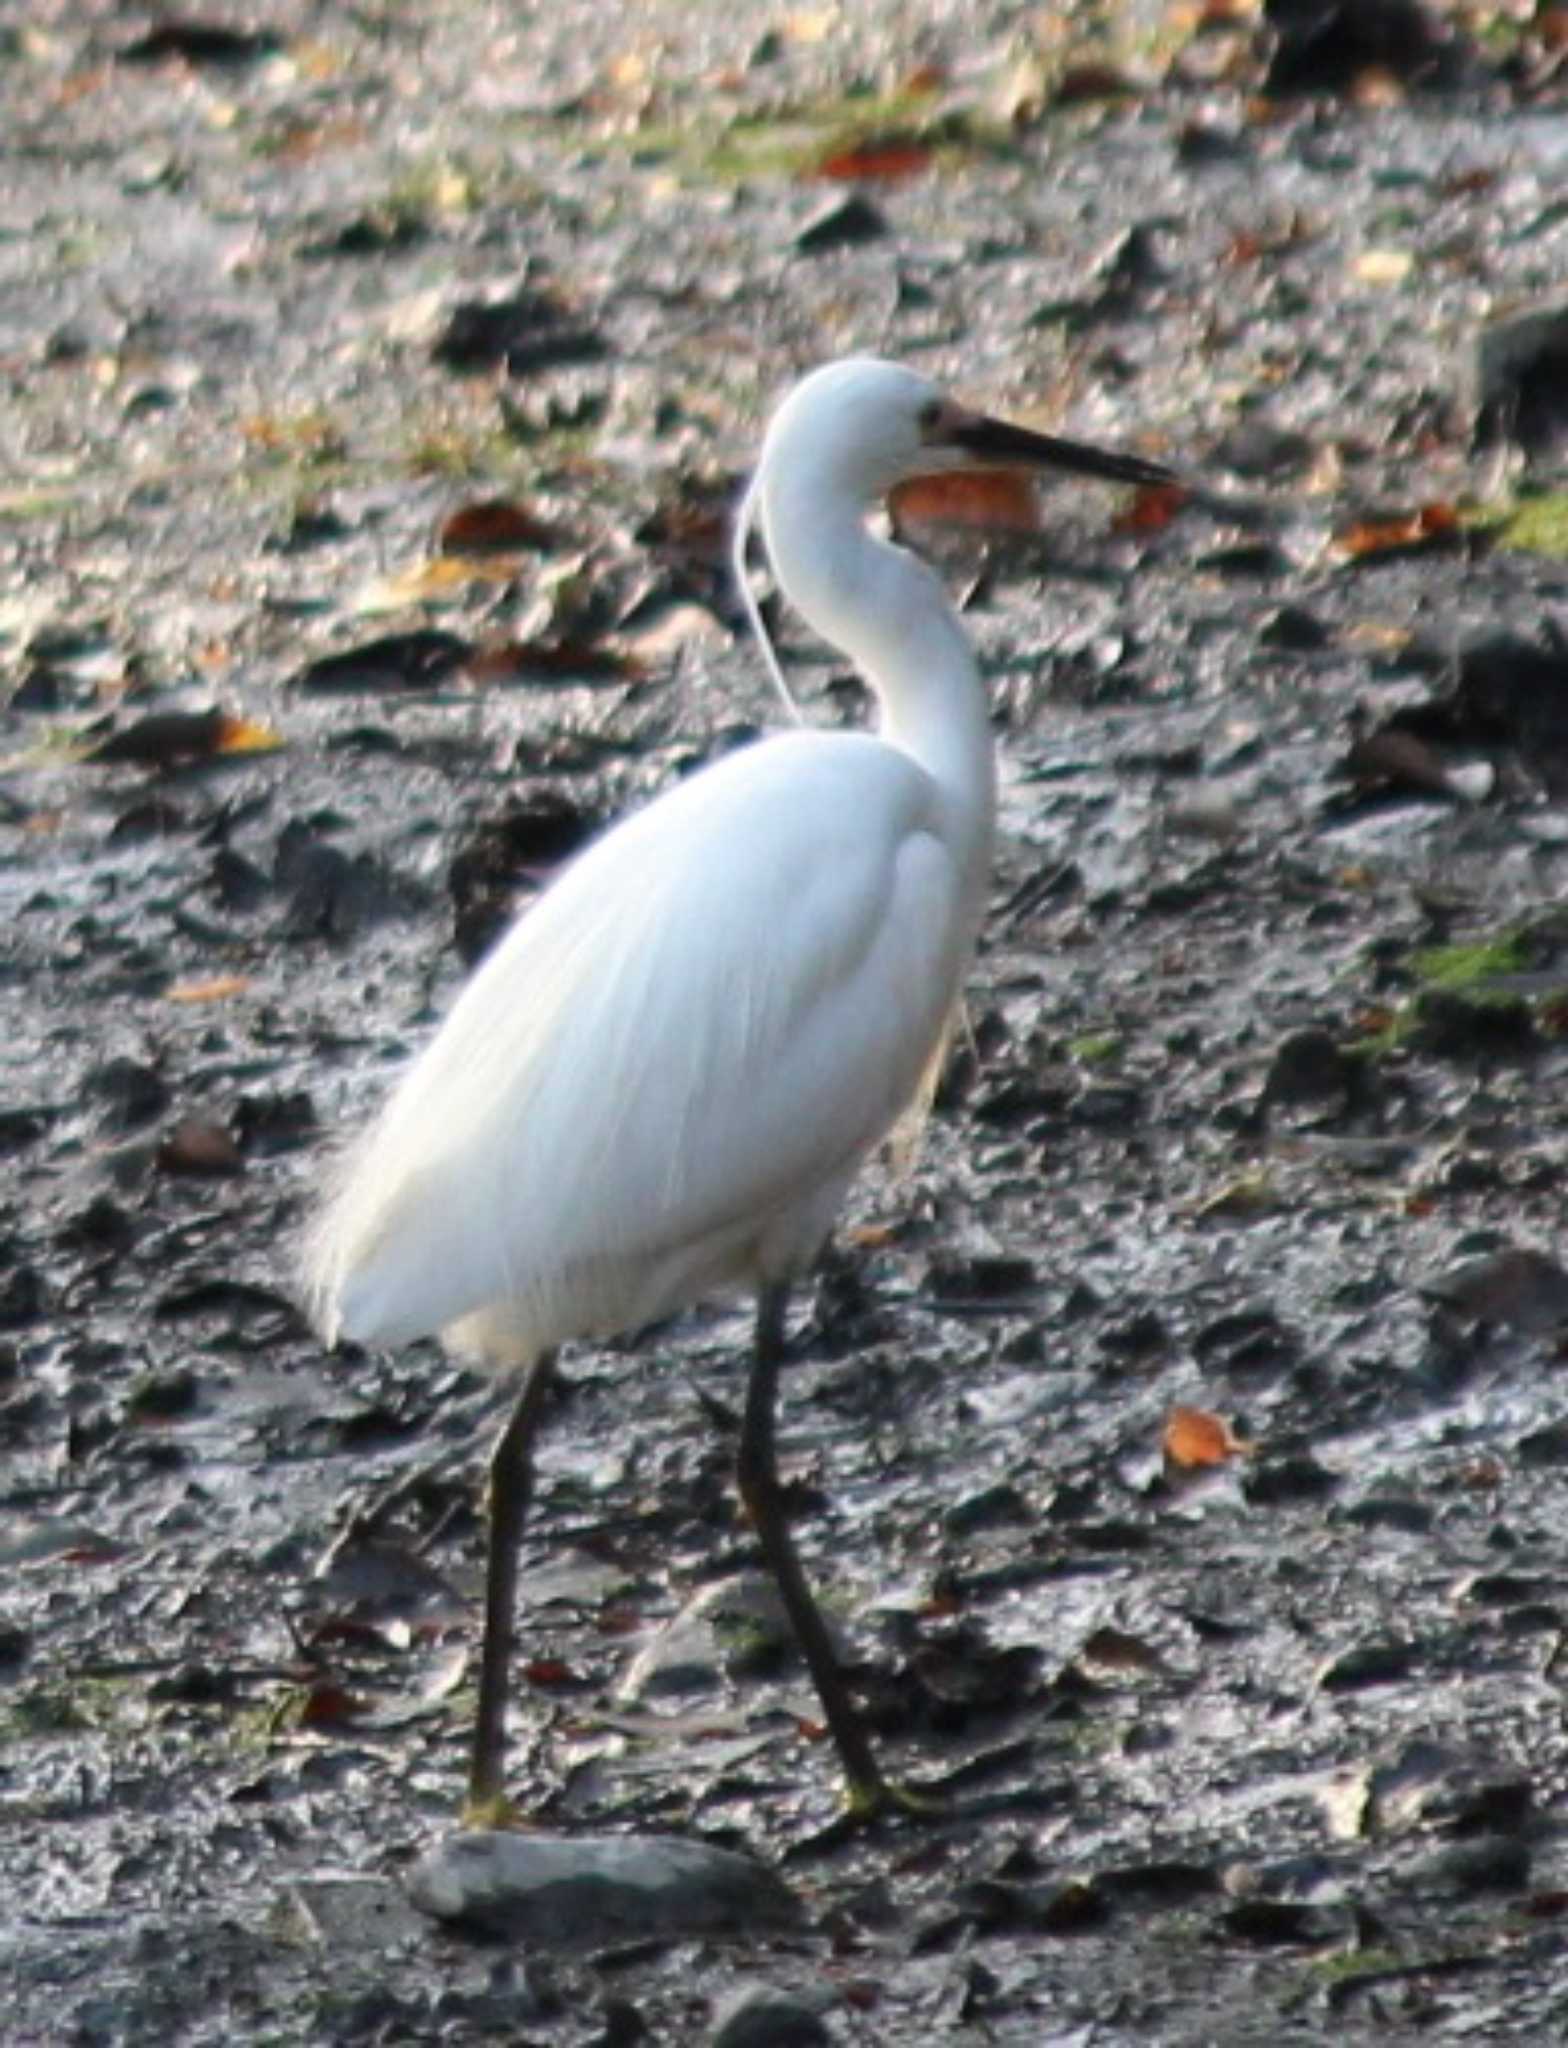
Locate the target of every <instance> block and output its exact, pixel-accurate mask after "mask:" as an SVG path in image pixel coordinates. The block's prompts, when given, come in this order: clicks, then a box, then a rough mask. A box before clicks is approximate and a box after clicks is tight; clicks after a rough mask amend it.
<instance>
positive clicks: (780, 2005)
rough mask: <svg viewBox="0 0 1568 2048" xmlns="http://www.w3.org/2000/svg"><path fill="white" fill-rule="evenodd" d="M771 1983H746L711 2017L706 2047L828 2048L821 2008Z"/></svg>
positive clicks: (818, 2001)
mask: <svg viewBox="0 0 1568 2048" xmlns="http://www.w3.org/2000/svg"><path fill="white" fill-rule="evenodd" d="M824 2002H825V2001H824V2000H822V1999H820V1998H818V1999H811V1998H807V1997H804V1996H802V1995H801V1994H800V1993H799V1992H794V1991H777V1990H775V1989H774V1987H773V1986H772V1985H771V1984H745V1985H742V1987H741V1988H740V1990H739V1991H737V1992H736V1994H735V1996H734V1997H733V1998H730V1999H728V2000H726V2002H725V2004H724V2005H723V2006H722V2007H721V2008H720V2010H719V2012H718V2013H717V2014H716V2015H715V2017H714V2022H713V2032H712V2033H711V2034H710V2035H709V2036H708V2048H831V2044H832V2040H833V2036H832V2035H831V2034H830V2033H829V2032H828V2030H827V2028H826V2027H825V2026H824V2025H823V2022H822V2014H821V2006H822V2005H823V2003H824Z"/></svg>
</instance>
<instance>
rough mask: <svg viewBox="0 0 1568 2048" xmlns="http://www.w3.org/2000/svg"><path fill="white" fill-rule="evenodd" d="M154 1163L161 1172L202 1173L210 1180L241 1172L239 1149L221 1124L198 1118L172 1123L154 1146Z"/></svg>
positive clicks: (241, 1164) (242, 1164)
mask: <svg viewBox="0 0 1568 2048" xmlns="http://www.w3.org/2000/svg"><path fill="white" fill-rule="evenodd" d="M158 1164H159V1166H160V1167H162V1169H163V1171H164V1172H165V1173H187V1174H203V1175H207V1176H209V1177H211V1178H213V1179H217V1178H219V1177H222V1176H227V1175H230V1174H236V1173H243V1172H244V1171H245V1161H244V1158H243V1157H242V1155H241V1153H240V1148H239V1147H238V1145H236V1144H235V1142H234V1140H233V1138H232V1137H230V1135H229V1133H228V1132H227V1131H226V1130H225V1129H224V1128H223V1126H222V1125H221V1124H214V1123H207V1122H205V1121H203V1120H202V1119H201V1118H199V1117H188V1118H187V1119H186V1120H185V1122H183V1123H180V1124H176V1125H175V1127H174V1129H173V1130H172V1131H170V1132H169V1134H168V1136H167V1137H166V1138H165V1139H164V1140H163V1142H162V1143H161V1144H160V1145H159V1147H158Z"/></svg>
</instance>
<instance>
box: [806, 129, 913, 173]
mask: <svg viewBox="0 0 1568 2048" xmlns="http://www.w3.org/2000/svg"><path fill="white" fill-rule="evenodd" d="M931 157H932V149H931V145H930V143H929V142H922V141H921V140H920V139H919V137H918V136H913V135H899V134H892V135H868V136H865V137H864V138H863V139H862V140H861V141H859V142H851V143H847V144H846V145H845V146H844V147H843V148H841V149H832V150H829V152H828V153H827V155H826V156H824V157H819V158H818V160H817V161H816V162H815V163H814V164H812V165H811V167H810V168H809V169H808V171H807V172H806V176H807V177H808V178H828V179H831V180H833V181H834V182H835V183H838V184H849V185H853V184H873V183H874V184H882V185H893V184H898V183H899V182H901V181H902V180H903V179H905V178H917V177H919V176H920V174H921V172H922V171H926V170H929V169H930V166H931Z"/></svg>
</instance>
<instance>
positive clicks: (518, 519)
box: [438, 498, 563, 555]
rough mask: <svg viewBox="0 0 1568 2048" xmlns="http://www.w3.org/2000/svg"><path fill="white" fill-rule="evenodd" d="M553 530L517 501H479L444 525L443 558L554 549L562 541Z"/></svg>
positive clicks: (557, 531) (465, 508)
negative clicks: (509, 550)
mask: <svg viewBox="0 0 1568 2048" xmlns="http://www.w3.org/2000/svg"><path fill="white" fill-rule="evenodd" d="M562 537H563V536H562V534H561V531H560V529H559V527H556V526H552V525H551V524H550V522H549V521H548V520H547V519H541V518H539V517H538V515H537V514H536V513H533V512H530V511H529V510H528V507H527V506H526V505H520V504H518V503H517V501H516V500H515V499H513V498H477V499H475V500H474V502H473V503H472V504H469V505H460V506H459V507H458V509H457V510H456V511H455V512H453V513H452V514H451V515H450V516H449V517H448V518H447V519H445V520H444V521H443V522H442V526H441V533H440V538H439V543H438V545H439V546H440V549H441V552H442V554H443V555H473V554H484V553H487V552H489V551H491V550H499V549H502V548H551V547H555V546H557V545H558V544H559V542H560V541H561V539H562Z"/></svg>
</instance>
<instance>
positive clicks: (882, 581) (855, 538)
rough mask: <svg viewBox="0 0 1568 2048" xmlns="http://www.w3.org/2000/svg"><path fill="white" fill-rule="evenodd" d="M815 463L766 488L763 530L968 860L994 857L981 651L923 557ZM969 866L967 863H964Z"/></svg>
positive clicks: (777, 567)
mask: <svg viewBox="0 0 1568 2048" xmlns="http://www.w3.org/2000/svg"><path fill="white" fill-rule="evenodd" d="M825 482H826V480H825V479H823V478H822V477H821V476H819V475H816V474H814V473H813V471H812V469H811V467H810V466H809V465H802V466H800V467H798V468H797V467H795V466H794V465H785V464H780V465H778V466H777V468H775V469H774V471H773V473H772V474H770V475H768V476H766V477H765V478H764V480H763V483H762V489H761V509H762V525H763V531H764V533H765V535H766V538H767V544H768V552H769V554H770V555H771V557H772V560H773V567H774V571H775V573H776V574H777V576H778V579H779V582H780V583H781V584H782V586H783V588H784V590H785V593H786V594H787V596H788V597H789V600H790V602H791V603H792V604H793V605H794V606H795V608H796V609H797V610H798V611H799V612H800V614H801V616H802V617H803V618H804V619H805V620H806V622H807V624H808V625H810V626H811V627H812V628H813V629H814V630H815V631H816V632H818V633H820V634H821V636H822V638H823V639H824V640H826V641H828V642H829V643H830V644H831V645H832V646H834V647H836V648H838V649H839V650H840V652H841V653H844V654H847V655H848V656H849V658H850V659H851V660H852V661H853V662H854V663H855V665H856V667H857V668H858V669H860V671H861V672H862V674H863V675H864V677H865V679H866V681H867V682H868V683H869V684H870V686H871V688H872V690H873V691H874V692H875V694H876V697H877V701H878V703H879V705H880V707H881V718H880V721H879V730H880V732H881V735H882V737H883V738H884V739H886V740H887V741H888V742H889V744H890V745H892V746H895V747H897V748H898V749H899V750H900V751H901V752H903V753H905V754H908V755H909V756H910V758H911V759H912V760H914V761H916V762H917V763H918V764H919V765H920V766H921V767H922V768H923V769H924V770H925V771H926V773H927V774H928V775H929V776H930V777H931V779H932V781H933V783H934V784H935V785H936V787H937V791H938V793H939V795H940V797H941V799H942V801H943V805H944V808H945V809H946V810H947V811H948V814H949V819H950V822H951V824H952V826H953V827H955V828H956V829H957V831H958V832H959V834H960V835H961V836H962V838H963V839H964V840H965V841H966V842H967V843H966V846H965V852H966V854H967V856H968V862H972V863H974V864H975V865H976V866H977V867H979V868H983V867H984V866H985V865H986V864H987V863H988V860H989V854H990V842H991V832H992V826H993V822H994V819H995V813H996V750H995V746H994V744H993V742H992V738H991V728H990V722H989V719H988V717H987V714H986V703H985V696H984V692H983V691H982V689H981V686H980V679H979V674H978V671H977V670H976V667H975V659H974V654H973V652H972V651H971V649H970V645H969V641H968V639H967V638H966V636H965V634H964V631H963V628H962V627H961V626H960V624H959V622H958V617H957V614H956V613H955V612H954V610H953V607H952V605H951V604H950V603H949V601H948V598H947V593H946V592H945V591H944V590H943V588H942V586H941V584H940V583H939V582H938V580H937V578H936V577H935V576H934V575H933V574H932V573H931V571H930V570H929V569H928V568H927V567H926V566H925V564H924V563H923V562H920V561H917V560H916V558H915V557H914V556H913V555H911V554H909V553H907V552H906V551H905V550H904V549H903V548H899V547H893V546H890V545H889V544H888V543H887V542H886V541H881V540H876V539H874V538H873V537H872V535H871V534H870V533H868V532H867V530H866V525H865V518H866V513H865V508H864V507H863V506H862V505H860V504H859V503H857V502H856V501H855V500H854V499H853V498H852V497H851V496H849V494H848V493H846V492H845V491H844V490H843V489H842V488H840V489H838V490H834V489H832V488H831V485H830V484H829V485H828V487H824V485H825ZM966 864H968V863H966Z"/></svg>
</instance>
